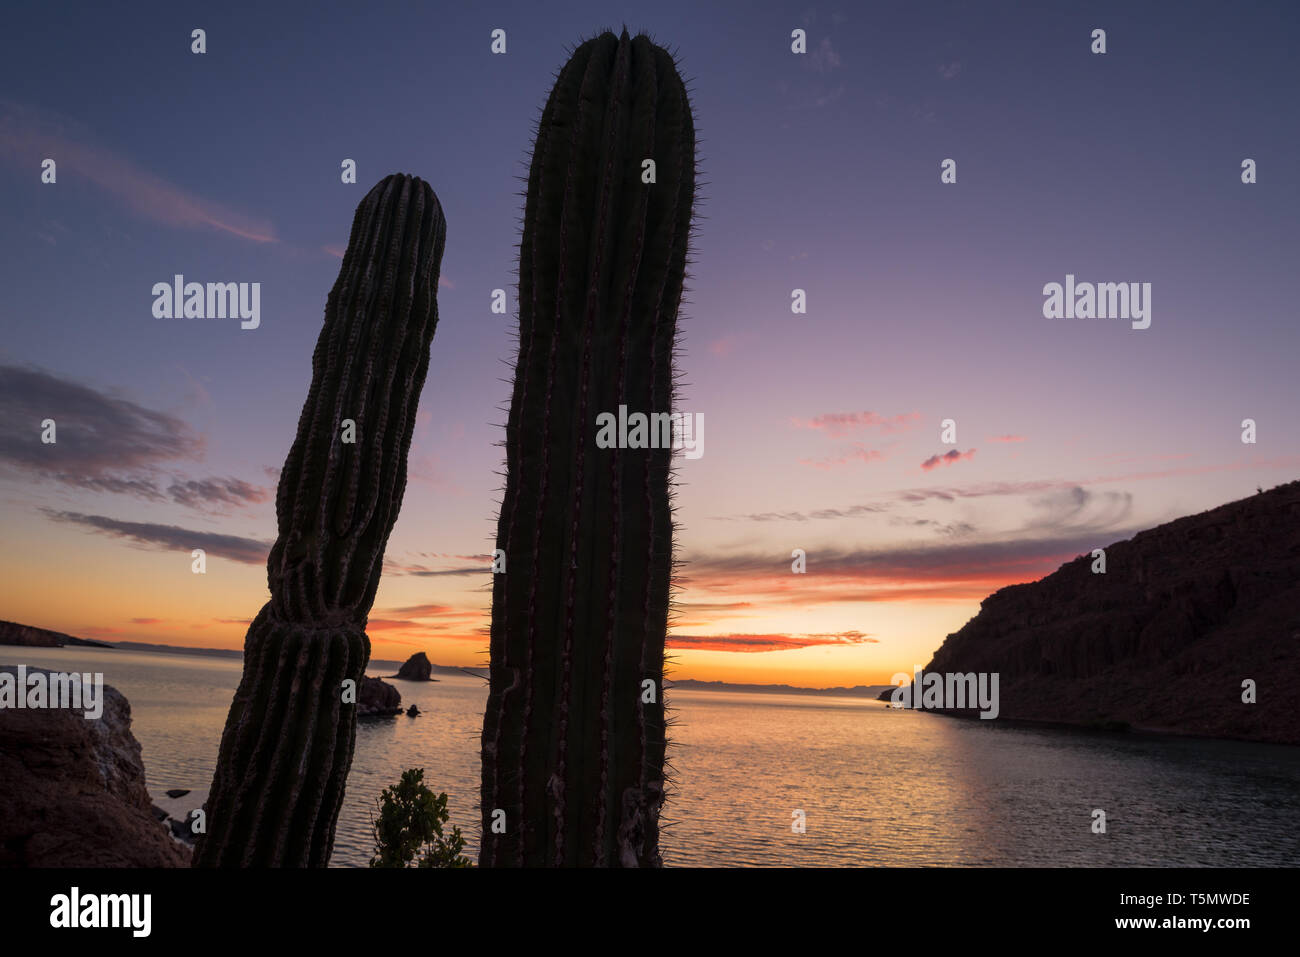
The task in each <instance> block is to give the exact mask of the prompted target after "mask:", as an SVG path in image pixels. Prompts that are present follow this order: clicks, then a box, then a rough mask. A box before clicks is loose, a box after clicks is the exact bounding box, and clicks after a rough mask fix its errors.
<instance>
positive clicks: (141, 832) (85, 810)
mask: <svg viewBox="0 0 1300 957" xmlns="http://www.w3.org/2000/svg"><path fill="white" fill-rule="evenodd" d="M39 670H44V669H36V668H28V669H27V671H28V673H31V672H35V671H39ZM0 671H8V672H9V673H10V674H16V671H17V669H16V668H14V667H13V666H0ZM103 708H104V710H103V714H102V715H101V716H100V717H98V718H95V719H93V720H89V721H88V720H86V718H85V717H83V713H82V711H80V710H73V709H59V708H38V709H30V708H27V709H16V708H8V707H6V708H0V867H186V866H188V865H189V858H190V855H189V852H188V851H186V850H184V849H183V848H182V847H181V846H180V845H178V844H177V843H176V842H175V841H173V840H172V838H171V836H170V835H169V834H168V833H167V831H166V830H165V829H164V828H163V826H162V825H161V824H159V822H158V820H157V818H156V817H155V816H154V812H153V808H152V806H151V804H150V801H149V793H148V791H146V790H145V773H144V764H143V763H142V761H141V755H140V742H139V741H137V740H136V738H135V735H133V734H132V733H131V706H130V705H129V704H128V703H127V700H126V698H124V697H123V696H122V695H121V694H120V693H119V692H118V691H116V690H115V689H114V688H112V687H110V686H109V685H104V702H103Z"/></svg>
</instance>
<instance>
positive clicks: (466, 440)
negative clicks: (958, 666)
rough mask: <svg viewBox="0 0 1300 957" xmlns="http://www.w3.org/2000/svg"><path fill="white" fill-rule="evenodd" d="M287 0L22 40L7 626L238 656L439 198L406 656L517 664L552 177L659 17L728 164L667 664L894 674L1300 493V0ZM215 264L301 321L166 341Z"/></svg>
mask: <svg viewBox="0 0 1300 957" xmlns="http://www.w3.org/2000/svg"><path fill="white" fill-rule="evenodd" d="M271 6H272V5H252V4H230V5H225V4H222V5H217V4H213V5H204V4H193V5H186V4H155V5H141V7H142V8H147V9H148V10H150V11H152V12H150V13H147V14H142V15H139V16H135V17H132V18H131V19H130V21H129V22H128V21H127V20H126V19H125V18H122V17H120V16H119V15H118V14H117V13H116V12H115V11H113V10H112V9H109V8H99V7H98V6H92V5H88V4H87V5H77V6H72V5H54V6H52V7H46V6H44V5H26V6H24V7H21V8H15V9H13V10H11V11H9V12H8V13H7V15H6V20H7V28H6V29H5V31H4V33H3V36H2V37H0V210H2V212H0V223H3V228H2V229H0V276H3V281H4V288H5V295H4V296H3V298H0V323H2V324H3V338H2V339H0V527H3V548H2V550H0V618H5V619H10V620H14V621H18V622H22V623H25V624H31V625H36V626H40V627H45V628H52V629H56V630H59V631H66V632H69V633H71V634H74V635H78V636H81V637H86V638H100V639H104V640H107V641H114V640H131V641H148V642H159V643H166V644H177V645H190V646H199V647H218V648H237V647H240V646H241V645H242V641H243V635H244V630H245V627H246V625H247V623H248V621H249V620H250V619H251V618H252V616H253V615H254V614H255V613H256V612H257V610H258V609H259V608H260V607H261V605H262V604H263V603H264V602H265V601H266V600H267V598H268V592H267V588H266V568H265V560H266V553H267V550H268V549H269V546H270V542H271V540H272V539H273V538H274V535H275V515H274V495H275V477H276V474H277V472H278V469H279V467H280V465H281V464H282V462H283V459H284V455H285V453H286V452H287V450H288V448H289V444H290V442H291V441H292V439H293V436H294V434H295V430H296V426H297V420H298V415H299V412H300V411H301V408H302V403H303V400H304V398H305V396H306V392H307V387H308V384H309V383H310V379H311V365H310V359H311V352H312V349H313V347H314V345H315V341H316V336H317V334H318V332H319V328H320V323H321V321H322V317H323V311H324V306H325V298H326V294H327V293H328V291H329V289H330V287H331V286H332V284H333V282H334V279H335V276H336V274H337V271H338V268H339V265H340V257H341V255H342V250H343V247H344V246H345V245H346V243H347V238H348V229H349V226H350V224H351V220H352V214H353V211H354V209H355V207H356V205H357V203H358V202H359V201H360V200H361V198H362V197H363V196H364V195H365V193H366V191H367V190H368V189H369V188H370V186H372V185H373V184H374V183H375V182H376V181H378V180H379V179H380V178H382V177H383V176H385V175H387V174H389V173H392V172H407V173H411V174H414V175H418V176H420V177H422V178H424V179H425V180H427V181H428V182H429V183H430V184H431V185H432V186H433V188H434V190H435V191H436V192H437V194H438V196H439V198H440V200H441V202H442V205H443V208H444V211H445V214H446V219H447V249H446V254H445V257H444V260H443V264H442V276H443V281H442V284H441V285H442V288H441V289H440V291H439V302H438V305H439V311H440V322H439V326H438V330H437V334H436V336H435V338H434V342H433V349H432V359H431V362H430V366H429V374H428V379H427V382H426V385H425V388H424V392H423V395H422V398H421V402H420V414H419V419H418V423H417V428H416V432H415V440H414V444H413V446H412V449H411V458H410V464H411V471H410V484H409V486H408V489H407V493H406V498H405V503H404V505H403V509H402V514H401V518H400V519H399V521H398V524H397V526H396V529H395V530H394V533H393V536H392V538H391V540H390V542H389V547H388V553H387V569H386V572H385V575H384V578H383V581H382V583H381V586H380V589H379V594H378V598H377V600H376V602H375V606H374V609H373V611H372V613H371V619H370V624H369V634H370V637H371V640H372V642H373V652H372V655H373V657H376V658H389V659H392V658H395V659H403V658H405V657H406V656H408V655H409V654H411V653H413V652H415V651H420V650H423V651H426V652H427V653H428V654H429V657H430V658H431V659H432V660H433V661H435V662H439V663H442V664H461V665H479V664H483V663H484V662H485V660H486V648H487V637H486V626H487V623H488V618H489V613H490V609H489V605H490V574H489V563H490V552H491V549H492V547H493V545H492V538H493V535H494V533H495V522H496V507H497V500H498V489H499V487H500V482H501V478H500V476H499V475H498V474H497V473H498V472H499V471H500V470H501V469H502V467H503V461H504V458H503V454H502V450H501V449H500V447H499V446H498V444H497V443H499V442H500V440H501V438H502V434H503V429H502V423H504V421H505V412H504V403H506V402H507V401H508V399H509V384H508V382H507V381H505V380H507V379H508V378H509V375H510V372H511V369H512V364H513V355H514V352H513V342H512V336H511V333H512V329H513V327H514V324H515V322H516V312H515V303H514V298H513V296H514V285H513V284H514V279H515V261H514V256H515V252H514V248H513V247H514V243H515V242H517V240H518V229H519V221H520V216H521V212H522V198H521V196H520V195H519V190H520V189H521V184H520V182H519V177H522V176H524V175H525V174H526V172H527V163H528V158H529V150H530V147H531V135H532V129H533V127H534V124H535V122H536V120H537V117H538V115H539V111H540V108H541V106H542V104H543V103H544V101H545V98H546V95H547V93H548V92H549V89H550V85H551V82H552V77H553V74H554V72H555V71H556V70H558V68H559V67H560V65H561V63H562V62H563V60H564V58H565V56H566V54H567V51H568V50H569V49H570V48H571V47H572V46H574V45H575V44H576V43H577V42H579V41H580V40H581V39H583V38H584V37H586V36H590V35H591V34H592V33H593V32H594V31H596V30H597V29H598V28H600V27H603V26H613V27H614V28H616V29H617V28H618V26H619V25H620V24H621V23H623V22H626V24H627V26H628V27H629V29H630V30H633V31H635V30H637V29H645V30H647V31H648V32H650V33H651V34H652V35H654V36H655V37H656V39H657V40H658V41H659V42H660V43H663V44H664V45H667V46H669V47H671V48H673V49H674V50H675V51H676V52H677V53H678V54H679V57H680V61H681V67H682V71H683V74H684V75H685V76H686V77H687V78H688V79H689V81H690V88H691V90H692V96H693V103H694V108H695V111H696V115H697V131H698V135H699V137H700V146H701V171H700V178H701V180H702V181H703V182H704V184H705V185H704V187H703V189H702V197H701V200H702V201H701V203H700V204H699V206H698V212H699V213H700V214H701V215H702V216H703V217H704V218H702V219H700V221H699V223H698V226H697V231H696V234H695V244H694V247H693V250H692V257H693V259H694V261H695V265H694V267H693V271H692V276H691V279H690V282H689V291H688V300H689V301H688V303H686V304H685V305H684V307H683V311H682V316H681V320H680V325H681V329H682V332H683V345H684V351H683V354H682V356H681V359H680V366H679V371H680V372H681V373H682V376H683V378H684V380H685V382H686V385H685V388H684V389H683V391H682V393H681V396H680V402H679V407H680V408H681V409H682V410H684V411H689V412H693V413H702V414H703V416H704V421H705V434H704V455H703V457H702V458H700V459H698V460H687V459H684V458H682V459H680V460H679V461H678V473H679V476H680V480H681V484H680V486H679V488H678V490H677V493H676V503H677V508H678V518H679V521H680V529H679V534H678V539H677V549H678V556H679V557H680V558H681V559H682V560H683V561H685V562H686V567H685V568H684V569H683V582H682V588H681V591H680V594H679V596H678V599H679V602H680V608H679V615H678V619H677V621H676V622H675V623H674V625H673V628H672V631H671V633H670V636H669V646H670V654H672V655H673V656H674V659H675V661H674V666H673V668H672V669H671V670H670V676H673V677H678V678H700V679H722V680H729V681H746V682H786V683H791V684H799V685H812V686H825V685H853V684H870V683H885V682H887V681H888V680H889V677H890V676H891V675H892V674H893V673H895V672H898V671H907V672H910V671H911V669H912V667H913V665H915V664H924V663H925V662H926V661H928V660H929V657H930V654H931V653H932V652H933V650H934V649H935V648H936V647H937V646H938V645H939V644H940V642H942V640H943V638H944V637H945V636H946V635H947V634H948V633H949V632H952V631H955V630H956V629H957V628H959V627H960V626H961V625H962V624H963V623H964V622H965V621H966V620H967V619H969V618H970V617H971V616H972V615H973V614H975V613H976V611H978V608H979V602H980V600H981V599H982V598H983V597H985V596H986V595H988V594H989V593H990V592H992V591H994V590H996V589H997V588H1000V587H1002V586H1004V585H1007V584H1010V583H1014V582H1022V581H1031V580H1034V579H1036V578H1039V577H1042V576H1043V575H1045V574H1047V573H1050V572H1051V571H1053V570H1055V569H1056V568H1057V567H1058V566H1059V565H1060V564H1061V563H1062V562H1064V561H1067V560H1069V559H1071V558H1073V557H1074V556H1076V555H1078V554H1081V553H1083V552H1087V551H1090V550H1091V549H1092V548H1094V547H1097V546H1103V545H1107V544H1109V543H1111V542H1114V541H1117V540H1120V539H1124V538H1127V537H1129V536H1131V535H1132V534H1133V533H1134V532H1136V531H1138V530H1140V529H1143V528H1147V527H1150V526H1152V525H1156V524H1159V523H1161V522H1164V521H1168V520H1170V519H1173V518H1176V517H1179V516H1182V515H1187V514H1191V513H1194V512H1197V511H1201V510H1203V509H1206V508H1210V507H1213V506H1216V505H1219V504H1222V503H1224V502H1227V501H1231V500H1233V499H1237V498H1241V497H1243V496H1246V495H1249V494H1252V493H1254V491H1255V488H1256V487H1257V486H1262V487H1264V488H1269V487H1272V486H1274V485H1277V484H1280V483H1282V482H1286V481H1290V480H1293V479H1295V478H1297V477H1298V476H1300V426H1298V425H1297V420H1296V415H1297V406H1298V403H1297V399H1298V398H1300V374H1298V373H1297V360H1298V357H1300V326H1298V324H1297V309H1296V302H1297V298H1296V291H1295V276H1296V263H1297V261H1298V259H1300V239H1298V238H1297V231H1296V223H1297V213H1300V193H1298V190H1300V186H1298V185H1297V184H1300V170H1298V169H1297V160H1298V158H1300V133H1298V132H1297V130H1298V129H1300V127H1298V126H1297V123H1296V112H1295V88H1296V87H1295V74H1294V58H1293V52H1292V50H1291V43H1292V42H1293V39H1294V36H1295V28H1296V26H1297V20H1298V19H1300V14H1297V12H1296V7H1295V6H1294V5H1292V4H1282V3H1279V4H1274V5H1267V4H1251V5H1247V6H1244V7H1240V6H1233V5H1227V4H1198V3H1184V4H1178V5H1177V7H1176V10H1177V15H1176V17H1175V16H1171V15H1169V14H1167V13H1166V14H1162V13H1161V9H1164V10H1166V11H1168V10H1171V9H1174V7H1173V5H1155V4H1143V5H1140V9H1138V8H1137V7H1138V6H1139V5H1132V4H1114V5H1106V4H1090V5H1087V7H1086V10H1085V8H1084V5H1060V4H1043V5H1037V4H1034V5H1026V4H1010V3H981V4H956V3H954V4H938V3H873V4H871V5H869V7H870V8H869V9H867V6H868V5H863V4H842V5H840V6H838V7H837V6H834V5H831V6H824V5H818V6H817V7H816V8H815V9H813V8H811V7H807V6H804V5H801V4H795V3H770V2H760V3H747V4H744V5H743V6H742V5H740V4H701V3H697V2H678V0H663V2H657V3H654V4H647V3H644V2H642V3H611V2H600V3H595V2H592V3H566V4H564V5H563V10H558V9H556V8H557V7H559V6H561V5H558V4H538V3H516V4H496V3H485V4H454V5H453V4H446V5H443V4H437V5H435V4H421V3H407V4H387V3H358V4H351V5H343V4H334V5H329V7H328V8H326V9H321V10H319V11H313V12H311V13H307V12H305V10H301V9H300V10H298V11H297V12H288V11H285V10H281V9H268V8H269V7H271ZM1040 6H1041V7H1042V8H1043V9H1040ZM1047 7H1051V8H1052V9H1050V10H1049V9H1046V8H1047ZM1070 11H1074V12H1070ZM1211 25H1213V28H1210V27H1211ZM195 27H201V28H203V29H205V30H206V31H207V53H205V54H203V55H195V54H192V53H191V52H190V44H191V39H190V31H191V30H192V29H194V28H195ZM1098 27H1100V28H1104V29H1105V30H1106V31H1107V46H1108V52H1107V53H1106V54H1105V55H1094V54H1092V53H1091V52H1090V43H1091V40H1090V34H1091V32H1092V30H1093V29H1094V28H1098ZM496 28H501V29H504V30H506V33H507V53H506V54H505V55H493V54H492V53H491V52H490V50H489V46H490V42H491V38H490V34H491V31H492V30H493V29H496ZM795 28H802V29H805V30H806V31H807V36H808V52H807V53H806V54H804V55H795V54H793V53H791V51H790V34H791V31H792V30H793V29H795ZM47 157H50V158H53V159H55V160H56V162H57V164H58V165H57V176H58V178H57V182H56V183H55V184H52V185H51V184H43V183H42V182H41V162H42V160H43V159H45V158H47ZM949 157H951V158H953V159H955V160H956V161H957V183H956V184H954V185H946V184H941V183H940V164H941V162H942V161H943V160H944V159H946V158H949ZM345 158H351V159H354V160H356V162H357V165H358V182H357V184H356V185H345V184H343V183H341V182H340V163H341V162H342V161H343V160H344V159H345ZM1245 158H1253V159H1254V160H1255V161H1256V163H1257V164H1258V182H1257V183H1256V184H1253V185H1244V184H1243V183H1242V182H1241V163H1242V160H1243V159H1245ZM177 273H181V274H183V275H184V276H185V277H186V279H187V280H191V281H198V282H260V283H261V325H260V328H258V329H255V330H241V329H240V328H239V323H238V321H237V320H233V319H225V320H220V319H216V320H200V319H188V320H187V319H174V320H168V319H156V318H154V316H153V314H152V303H153V296H152V295H151V289H152V287H153V285H154V283H157V282H171V280H172V277H173V276H174V275H175V274H177ZM1067 273H1069V274H1073V275H1075V276H1076V277H1077V279H1078V280H1079V281H1091V282H1149V283H1151V285H1152V322H1151V327H1150V328H1149V329H1145V330H1140V331H1139V330H1134V329H1132V328H1130V324H1129V323H1128V322H1126V321H1118V320H1085V319H1080V320H1068V319H1067V320H1049V319H1045V318H1043V314H1042V307H1043V299H1044V297H1043V287H1044V285H1045V284H1046V283H1050V282H1064V281H1065V277H1066V274H1067ZM497 287H504V288H506V289H507V290H508V291H509V297H510V298H509V306H510V312H509V315H506V316H501V315H493V314H492V312H491V311H490V301H491V294H492V290H493V289H494V288H497ZM796 288H800V289H804V290H806V291H807V301H808V311H807V314H806V315H793V314H792V313H791V309H790V303H791V291H792V290H793V289H796ZM46 418H53V419H54V420H55V421H56V422H57V424H58V425H57V427H58V443H57V444H56V445H44V444H42V443H41V441H40V433H41V425H40V423H41V421H42V420H43V419H46ZM946 418H952V419H954V420H955V421H956V424H957V442H956V444H955V445H949V444H944V443H943V442H941V441H940V423H941V421H942V420H944V419H946ZM1245 418H1252V419H1254V420H1255V421H1256V423H1257V429H1258V441H1257V443H1256V444H1244V443H1243V442H1242V441H1241V434H1242V429H1241V422H1242V420H1243V419H1245ZM192 548H204V549H206V551H207V554H208V566H207V573H206V574H205V575H195V574H193V573H192V572H191V559H190V550H191V549H192ZM794 549H803V550H804V551H805V552H806V553H807V573H806V574H803V575H798V574H794V573H792V571H791V561H792V558H791V552H792V550H794Z"/></svg>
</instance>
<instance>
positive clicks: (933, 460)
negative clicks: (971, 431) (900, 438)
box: [921, 449, 975, 472]
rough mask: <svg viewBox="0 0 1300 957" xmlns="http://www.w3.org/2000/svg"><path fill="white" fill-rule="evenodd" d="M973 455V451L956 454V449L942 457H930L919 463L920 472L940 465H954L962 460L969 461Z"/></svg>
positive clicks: (950, 450)
mask: <svg viewBox="0 0 1300 957" xmlns="http://www.w3.org/2000/svg"><path fill="white" fill-rule="evenodd" d="M974 454H975V450H974V449H971V450H970V451H969V452H958V451H957V450H956V449H949V450H948V451H947V452H944V453H943V454H942V455H932V456H930V457H929V458H928V459H926V460H925V461H924V462H922V463H921V468H922V470H924V471H926V472H928V471H930V470H931V469H935V468H938V467H939V466H940V465H954V464H956V463H957V462H960V461H961V460H962V459H969V458H971V457H972V456H973V455H974Z"/></svg>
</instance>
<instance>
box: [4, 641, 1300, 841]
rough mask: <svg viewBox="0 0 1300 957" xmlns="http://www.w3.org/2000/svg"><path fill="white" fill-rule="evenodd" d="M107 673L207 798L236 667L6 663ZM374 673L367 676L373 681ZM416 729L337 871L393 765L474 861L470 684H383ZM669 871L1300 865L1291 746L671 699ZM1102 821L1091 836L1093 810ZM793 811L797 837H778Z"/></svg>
mask: <svg viewBox="0 0 1300 957" xmlns="http://www.w3.org/2000/svg"><path fill="white" fill-rule="evenodd" d="M20 663H22V664H30V665H38V666H40V667H45V668H50V669H54V670H57V671H90V672H96V671H98V672H103V674H104V680H105V682H106V683H108V684H110V685H113V686H114V687H116V688H117V689H118V690H119V691H121V692H122V693H123V694H125V695H126V696H127V698H128V699H129V700H130V702H131V711H132V716H133V730H134V732H135V735H136V737H137V738H138V739H139V740H140V743H141V745H142V746H143V748H144V762H145V768H146V771H147V773H148V780H149V787H150V790H151V792H153V793H154V794H155V795H157V794H160V793H161V792H162V791H164V790H166V789H168V788H178V787H179V788H192V789H195V790H196V791H200V792H204V793H206V789H207V787H208V785H209V784H210V783H211V779H212V769H213V764H214V762H215V759H216V754H217V747H218V744H219V743H220V739H221V730H222V727H223V725H224V722H225V718H226V711H227V708H228V707H229V705H230V699H231V696H232V695H233V693H234V689H235V686H236V685H237V684H238V682H239V674H240V663H239V661H238V660H236V659H223V658H208V657H192V656H181V655H167V654H142V653H138V652H130V651H124V650H112V651H110V650H99V649H86V648H59V649H44V648H17V647H5V648H0V664H20ZM381 673H383V669H382V668H380V669H375V668H372V669H371V674H381ZM393 684H394V685H395V686H396V687H397V688H398V689H399V690H400V691H401V693H402V703H403V705H409V704H411V703H415V704H417V705H419V707H420V710H421V711H423V712H424V714H423V715H422V716H420V717H418V718H414V719H411V718H407V717H405V716H401V717H399V718H396V719H385V720H380V721H365V722H361V724H360V727H359V729H358V733H357V747H356V755H355V757H354V759H353V763H352V773H351V776H350V777H349V779H348V791H347V802H346V805H345V807H344V809H343V812H342V815H341V817H340V820H339V826H338V835H337V844H336V847H335V852H334V860H333V863H334V864H335V865H338V866H345V867H346V866H351V867H356V866H364V865H365V863H366V861H367V860H368V859H369V856H370V854H371V852H372V849H373V847H372V840H371V834H370V819H371V817H372V816H373V808H374V802H375V800H376V798H377V797H378V796H379V793H380V791H382V790H383V788H384V787H386V786H388V785H390V784H394V783H396V781H397V779H398V778H399V777H400V775H401V772H402V770H403V769H405V768H408V767H422V768H424V769H425V781H426V783H428V784H430V785H431V786H432V787H434V789H435V790H438V791H446V792H447V794H448V795H449V798H450V802H449V806H450V809H451V815H452V817H451V820H452V823H453V824H457V825H459V826H460V827H461V829H462V830H463V831H464V832H465V835H466V838H467V839H468V843H469V852H470V853H471V856H473V855H474V854H475V853H476V852H477V847H476V832H477V823H478V785H479V777H478V775H479V757H478V745H479V729H480V727H481V724H482V718H483V704H484V701H485V699H486V694H487V692H486V685H485V684H484V682H482V681H480V680H478V679H475V678H472V677H469V676H450V677H444V678H443V679H442V680H440V681H438V682H436V683H429V684H417V683H414V682H407V681H394V682H393ZM669 705H670V707H671V708H673V709H675V711H676V722H677V723H676V724H675V725H674V726H673V728H671V729H670V730H671V732H672V736H673V744H672V745H671V746H670V751H669V754H670V759H671V761H672V764H673V765H674V766H675V768H676V775H675V782H676V784H675V791H670V796H671V800H670V803H669V804H668V805H667V806H666V808H665V821H666V822H668V823H670V824H671V826H670V827H668V828H667V829H666V830H665V832H664V838H663V852H664V859H665V862H666V863H667V864H669V865H707V866H736V865H741V866H772V865H795V866H846V865H854V866H861V865H901V866H916V865H967V866H970V865H974V866H986V865H1000V866H1017V865H1046V866H1054V865H1069V866H1081V865H1082V866H1103V865H1137V866H1142V865H1152V866H1169V865H1175V866H1181V865H1209V866H1236V865H1248V866H1254V865H1282V866H1296V865H1300V828H1297V826H1296V825H1297V823H1298V822H1300V748H1297V747H1284V746H1279V745H1257V744H1243V743H1238V742H1226V741H1201V740H1191V739H1180V738H1175V737H1165V736H1139V735H1112V734H1102V733H1089V732H1068V731H1059V730H1047V729H1026V728H1016V727H1008V726H1005V725H1002V724H999V723H998V722H996V721H987V722H986V721H964V720H954V719H950V718H943V717H938V716H935V715H930V714H925V713H920V712H914V711H897V710H890V709H887V708H886V707H885V706H884V705H883V704H882V703H881V702H877V701H868V700H856V699H827V698H819V697H813V696H806V695H768V694H732V693H726V692H701V691H688V690H678V691H676V692H673V693H672V694H671V698H670V701H669ZM1097 808H1100V809H1102V810H1104V811H1105V812H1106V825H1107V832H1106V833H1105V834H1094V833H1092V830H1091V824H1092V820H1093V817H1092V813H1093V810H1094V809H1097ZM796 810H799V811H802V812H803V814H804V817H805V819H806V833H804V834H795V833H793V832H792V829H791V822H792V820H793V817H792V815H793V812H794V811H796Z"/></svg>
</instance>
